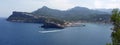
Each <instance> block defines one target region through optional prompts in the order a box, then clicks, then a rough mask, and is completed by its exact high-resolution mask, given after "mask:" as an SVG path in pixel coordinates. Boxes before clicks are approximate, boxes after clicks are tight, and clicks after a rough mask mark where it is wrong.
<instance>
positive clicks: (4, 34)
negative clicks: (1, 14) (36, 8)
mask: <svg viewBox="0 0 120 45" xmlns="http://www.w3.org/2000/svg"><path fill="white" fill-rule="evenodd" d="M84 24H85V25H86V26H85V27H67V28H65V29H43V28H40V26H41V24H32V23H15V22H8V21H6V20H5V19H0V45H106V43H110V42H111V32H112V30H110V28H112V25H111V24H98V23H84Z"/></svg>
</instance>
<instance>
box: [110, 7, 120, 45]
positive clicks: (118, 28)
mask: <svg viewBox="0 0 120 45" xmlns="http://www.w3.org/2000/svg"><path fill="white" fill-rule="evenodd" d="M111 21H112V22H113V25H114V29H113V32H112V35H111V36H112V45H120V11H119V9H113V11H112V16H111Z"/></svg>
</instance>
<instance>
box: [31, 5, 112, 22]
mask: <svg viewBox="0 0 120 45" xmlns="http://www.w3.org/2000/svg"><path fill="white" fill-rule="evenodd" d="M32 14H34V15H40V16H46V17H55V18H58V19H61V20H67V21H79V20H84V21H99V20H100V18H101V20H106V21H107V20H109V17H110V14H109V13H107V12H104V11H99V10H92V9H88V8H86V7H78V6H77V7H74V8H71V9H69V10H66V11H60V10H56V9H50V8H48V7H46V6H43V7H42V8H40V9H38V10H36V11H33V12H32ZM98 17H99V18H98Z"/></svg>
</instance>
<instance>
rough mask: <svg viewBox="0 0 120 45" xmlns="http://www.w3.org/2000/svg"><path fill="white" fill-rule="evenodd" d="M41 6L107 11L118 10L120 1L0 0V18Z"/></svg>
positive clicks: (30, 10)
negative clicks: (104, 9)
mask: <svg viewBox="0 0 120 45" xmlns="http://www.w3.org/2000/svg"><path fill="white" fill-rule="evenodd" d="M42 6H47V7H49V8H53V9H60V10H66V9H69V8H72V7H75V6H81V7H87V8H90V9H101V8H102V9H103V8H106V9H109V8H120V0H0V17H8V16H9V15H10V14H11V13H12V11H22V12H32V11H34V10H37V9H38V8H41V7H42Z"/></svg>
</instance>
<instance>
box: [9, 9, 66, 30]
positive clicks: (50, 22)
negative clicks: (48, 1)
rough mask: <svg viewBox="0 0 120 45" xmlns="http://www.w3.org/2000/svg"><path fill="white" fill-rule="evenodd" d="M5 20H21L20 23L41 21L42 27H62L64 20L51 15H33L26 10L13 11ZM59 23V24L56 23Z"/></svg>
mask: <svg viewBox="0 0 120 45" xmlns="http://www.w3.org/2000/svg"><path fill="white" fill-rule="evenodd" d="M7 21H11V22H22V23H41V24H43V26H42V27H43V28H64V27H63V25H64V26H65V22H64V21H62V20H58V19H55V18H51V17H45V16H40V15H33V14H31V13H27V12H16V11H14V12H13V14H12V15H11V16H9V17H8V19H7ZM58 24H59V25H58Z"/></svg>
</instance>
